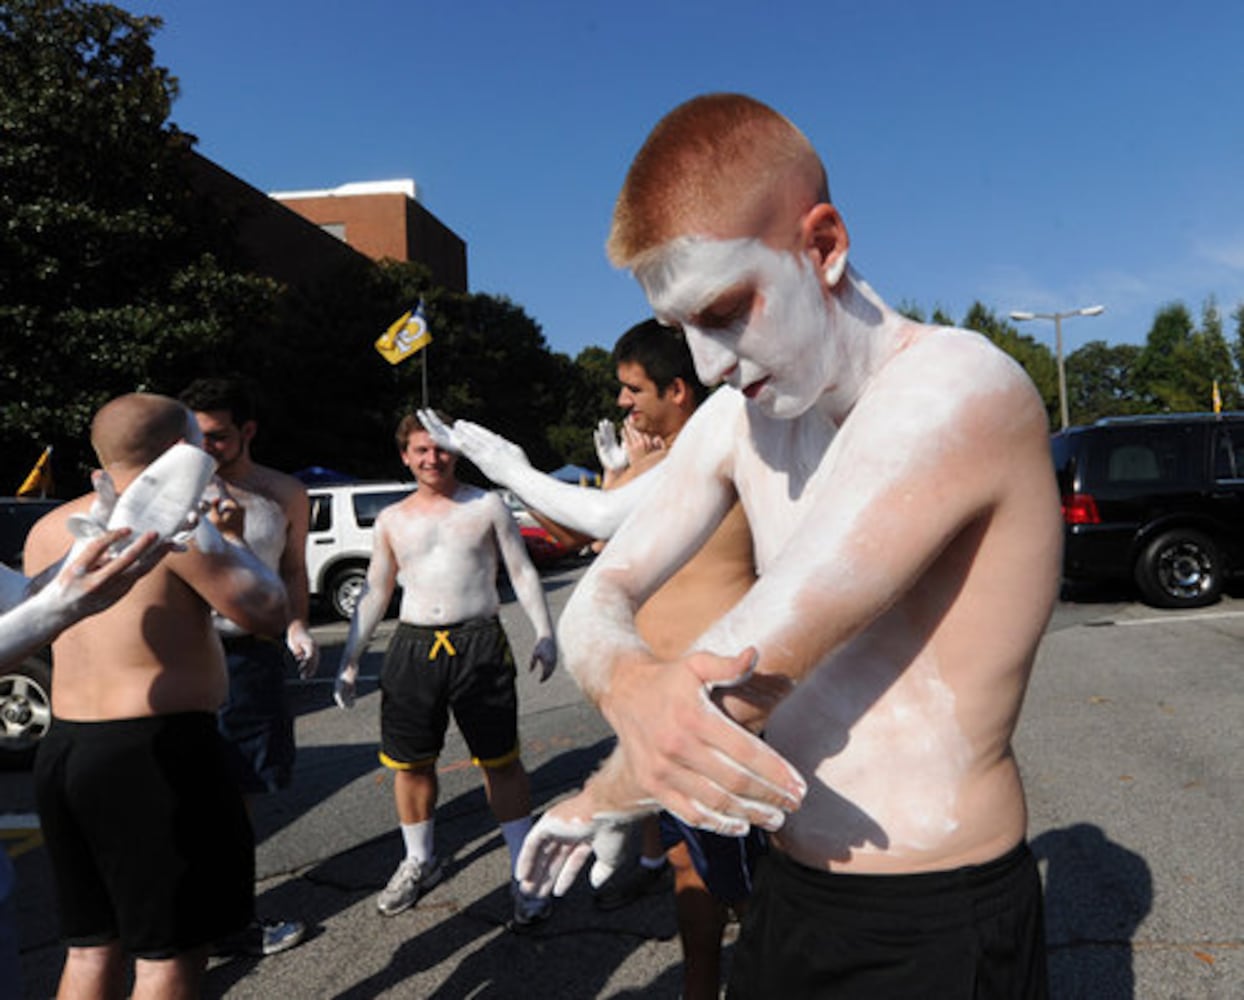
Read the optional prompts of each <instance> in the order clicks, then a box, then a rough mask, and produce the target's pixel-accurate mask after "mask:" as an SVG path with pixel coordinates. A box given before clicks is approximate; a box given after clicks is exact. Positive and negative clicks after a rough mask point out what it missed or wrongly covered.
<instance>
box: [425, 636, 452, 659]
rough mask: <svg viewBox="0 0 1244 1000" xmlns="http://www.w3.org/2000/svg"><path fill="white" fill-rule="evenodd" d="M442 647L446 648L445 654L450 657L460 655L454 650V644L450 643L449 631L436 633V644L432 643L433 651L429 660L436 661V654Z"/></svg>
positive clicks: (429, 655)
mask: <svg viewBox="0 0 1244 1000" xmlns="http://www.w3.org/2000/svg"><path fill="white" fill-rule="evenodd" d="M441 647H444V649H445V652H447V653H448V654H449V655H450V656H457V655H458V651H457V650H456V649H454V644H453V643H452V642H450V641H449V630H448V629H446V630H445V631H443V632H437V633H436V642H434V643H432V651H431V652H430V653H428V659H429V660H435V659H436V654H437V653H439V652H440V651H441Z"/></svg>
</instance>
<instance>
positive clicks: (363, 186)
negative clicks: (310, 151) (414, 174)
mask: <svg viewBox="0 0 1244 1000" xmlns="http://www.w3.org/2000/svg"><path fill="white" fill-rule="evenodd" d="M364 194H404V195H405V196H406V197H407V198H409V199H410V200H411V201H418V200H419V195H418V189H417V187H416V186H415V182H414V180H412V179H411V178H409V177H407V178H401V179H398V180H391V181H351V182H350V183H349V184H342V185H339V186H338V187H335V188H325V189H323V190H318V191H269V192H268V197H270V198H275V199H277V200H278V201H293V200H296V199H298V198H348V197H351V196H354V195H364Z"/></svg>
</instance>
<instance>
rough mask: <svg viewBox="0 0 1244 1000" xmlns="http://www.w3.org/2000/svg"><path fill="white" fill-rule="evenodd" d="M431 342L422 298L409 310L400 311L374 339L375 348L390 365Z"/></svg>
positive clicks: (397, 362) (404, 358)
mask: <svg viewBox="0 0 1244 1000" xmlns="http://www.w3.org/2000/svg"><path fill="white" fill-rule="evenodd" d="M430 343H432V334H430V333H429V332H428V321H427V318H426V317H425V316H424V315H423V300H422V299H420V300H419V305H418V306H417V307H415V308H414V309H412V310H411V311H409V312H404V313H402V315H401V316H399V317H398V319H397V321H396V322H394V323H393V325H392V326H390V327H389V328H388V329H387V330H385V332H384V333H382V334H381V335H380V338H379V339H378V340H377V341H376V350H377V351H379V352H380V356H381V357H382V358H384V359H385V361H387V362H389V364H391V365H396V364H399V363H400V362H402V361H405V360H406V359H407V358H409V357H410V356H411V355H412V354H417V353H418V352H419V351H421V350H423V348H425V347H427V346H428V344H430Z"/></svg>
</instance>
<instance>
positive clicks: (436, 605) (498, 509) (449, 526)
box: [377, 485, 510, 625]
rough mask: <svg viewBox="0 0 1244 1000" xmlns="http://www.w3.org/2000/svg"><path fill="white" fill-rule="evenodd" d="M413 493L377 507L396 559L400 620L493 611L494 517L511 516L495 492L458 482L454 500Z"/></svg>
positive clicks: (437, 620)
mask: <svg viewBox="0 0 1244 1000" xmlns="http://www.w3.org/2000/svg"><path fill="white" fill-rule="evenodd" d="M429 494H430V491H426V492H425V491H422V490H420V491H417V492H416V493H415V494H414V495H413V496H411V497H410V498H409V499H407V500H404V501H403V502H402V503H400V504H396V505H394V506H392V507H388V508H386V509H385V510H383V511H381V513H380V517H379V518H378V519H377V528H378V530H383V531H384V532H385V536H386V538H387V539H388V542H389V544H390V546H391V548H392V551H393V555H394V558H395V559H396V562H397V567H398V569H397V582H398V584H399V585H400V586H401V587H402V605H401V619H402V621H404V622H408V623H410V624H413V625H443V624H449V623H453V622H460V621H465V620H467V619H469V618H479V617H485V616H490V615H494V614H496V613H497V607H498V598H497V582H496V581H497V558H498V552H497V540H496V531H497V523H498V518H501V517H504V518H509V517H510V514H509V512H508V511H507V510H506V509H505V506H504V504H503V503H502V502H501V500H500V498H498V497H497V496H496V495H495V494H492V493H488V492H485V491H484V490H480V489H476V488H475V487H473V486H461V485H460V486H459V487H458V488H457V491H456V492H455V494H454V496H453V498H452V499H450V498H448V497H436V498H432V497H431V496H430V495H429Z"/></svg>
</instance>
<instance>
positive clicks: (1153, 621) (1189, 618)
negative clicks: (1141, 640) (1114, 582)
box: [1114, 611, 1244, 625]
mask: <svg viewBox="0 0 1244 1000" xmlns="http://www.w3.org/2000/svg"><path fill="white" fill-rule="evenodd" d="M1214 618H1244V611H1210V612H1207V613H1205V614H1199V615H1198V614H1190V615H1155V616H1154V617H1152V618H1122V619H1115V622H1114V624H1116V625H1161V624H1166V623H1169V622H1199V621H1210V620H1211V619H1214Z"/></svg>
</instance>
